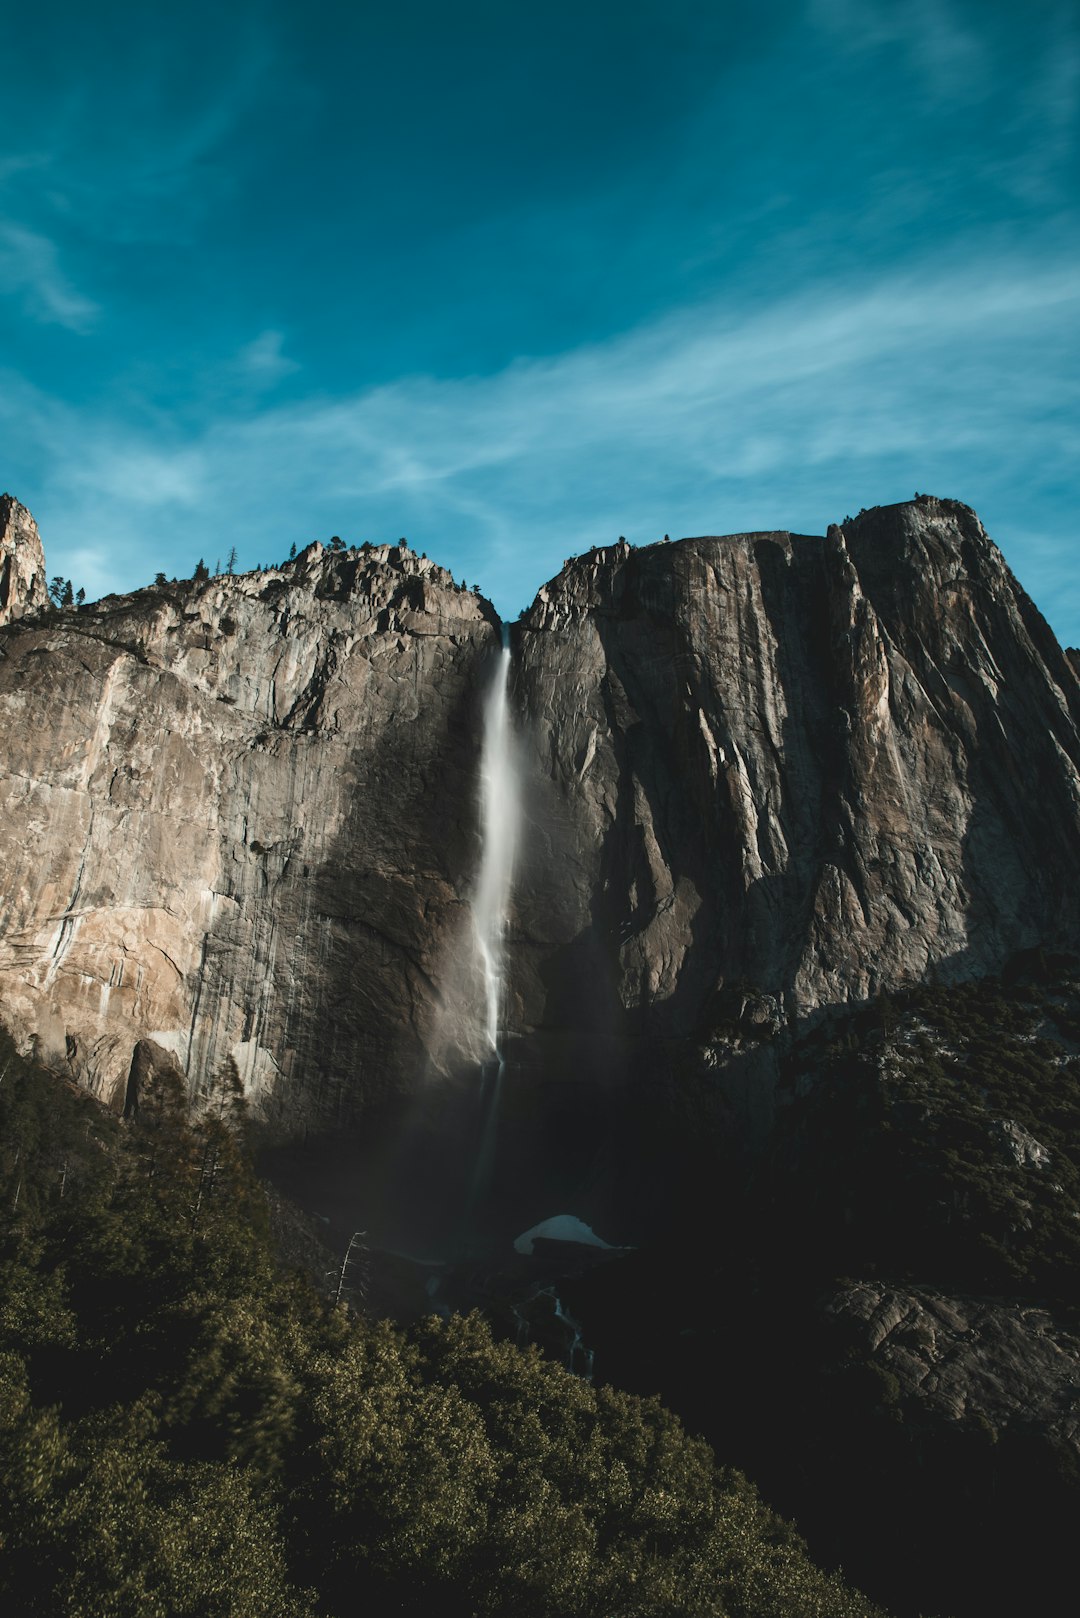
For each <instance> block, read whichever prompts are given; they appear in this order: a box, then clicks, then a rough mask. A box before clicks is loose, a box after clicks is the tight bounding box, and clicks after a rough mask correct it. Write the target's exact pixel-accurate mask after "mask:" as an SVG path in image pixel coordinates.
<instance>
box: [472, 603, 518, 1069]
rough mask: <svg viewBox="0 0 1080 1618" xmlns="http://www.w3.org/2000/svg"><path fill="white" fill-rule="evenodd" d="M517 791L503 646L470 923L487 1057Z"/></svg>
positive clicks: (498, 1021)
mask: <svg viewBox="0 0 1080 1618" xmlns="http://www.w3.org/2000/svg"><path fill="white" fill-rule="evenodd" d="M519 816H520V791H519V785H518V774H517V761H516V759H515V757H514V736H513V731H512V728H511V724H510V647H509V646H508V645H507V644H506V631H505V629H504V630H503V648H502V651H501V652H500V654H499V661H498V663H497V665H496V668H495V677H494V679H493V680H492V682H491V689H490V690H489V692H488V696H487V701H486V702H485V704H484V743H483V751H482V754H481V759H480V828H481V837H482V853H481V860H480V875H479V878H478V880H477V884H476V894H475V897H474V899H473V907H472V908H473V925H474V927H475V929H476V945H477V951H478V953H479V957H480V966H481V970H482V975H483V983H484V1023H483V1030H484V1040H485V1045H486V1053H487V1058H488V1060H491V1059H499V1060H501V1057H502V1044H501V1041H502V1016H503V997H504V992H505V986H506V912H507V906H508V905H509V902H510V880H511V877H512V876H513V871H514V850H515V847H516V844H517V836H518V820H519Z"/></svg>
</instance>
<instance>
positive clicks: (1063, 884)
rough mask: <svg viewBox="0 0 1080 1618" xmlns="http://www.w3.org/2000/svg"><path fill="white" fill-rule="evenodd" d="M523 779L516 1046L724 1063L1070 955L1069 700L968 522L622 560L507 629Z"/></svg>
mask: <svg viewBox="0 0 1080 1618" xmlns="http://www.w3.org/2000/svg"><path fill="white" fill-rule="evenodd" d="M517 657H518V673H517V687H516V689H517V696H518V701H519V703H520V705H521V708H522V710H523V713H524V715H525V722H524V725H523V731H524V735H525V738H526V746H527V747H528V748H529V750H530V753H531V760H532V764H531V768H532V772H533V775H534V777H535V783H536V784H535V787H534V789H533V795H532V801H533V816H534V821H535V824H536V834H535V836H534V840H533V844H532V849H531V854H530V857H529V859H528V863H527V868H526V870H525V872H524V873H523V877H522V880H521V882H520V884H519V891H518V898H517V913H516V921H517V928H518V933H519V936H518V939H517V948H516V953H515V959H516V962H517V975H516V980H515V981H516V988H517V993H518V997H519V1015H520V1017H521V1020H522V1024H523V1025H524V1026H525V1027H534V1028H543V1027H546V1026H551V1025H554V1024H558V1023H562V1024H565V1023H566V1022H567V1021H571V1022H576V1023H578V1024H584V1023H585V1022H587V1021H589V1020H590V1019H591V1020H595V1019H597V1018H606V1019H607V1020H608V1022H609V1023H610V1025H611V1026H613V1027H623V1028H632V1029H633V1030H635V1031H639V1032H640V1031H645V1030H648V1031H650V1032H653V1033H658V1034H662V1035H665V1036H675V1037H678V1038H686V1037H692V1038H694V1039H697V1040H700V1041H704V1042H705V1044H706V1045H707V1046H714V1047H715V1049H716V1051H717V1052H718V1053H719V1055H720V1056H722V1057H723V1059H724V1060H726V1059H727V1056H728V1055H729V1054H730V1051H731V1042H730V1038H729V1036H730V1032H731V1030H730V1028H729V1027H728V1024H729V1022H730V1015H731V1005H732V1003H733V1000H734V1001H739V1000H740V997H741V998H742V999H745V992H744V991H745V990H746V989H748V988H749V989H750V990H752V997H753V999H754V1001H755V1003H756V1006H757V1015H758V1018H759V1020H760V1021H761V1022H762V1024H763V1025H769V1024H772V1023H775V1021H776V1018H777V1015H778V1013H779V1014H780V1015H782V1016H786V1017H787V1018H798V1017H802V1016H804V1015H806V1014H808V1013H814V1012H816V1011H817V1010H819V1009H820V1008H822V1007H825V1006H829V1005H834V1004H837V1003H841V1002H852V1001H855V1002H857V1001H861V1000H865V999H868V998H870V997H872V996H874V995H875V994H876V993H878V992H879V991H880V990H882V989H885V988H890V989H892V988H895V987H897V986H898V985H902V984H905V983H912V982H917V981H919V980H921V979H923V978H924V977H927V976H933V975H937V976H940V977H944V978H949V977H965V976H972V975H976V974H979V973H982V972H987V971H992V970H994V969H996V968H997V967H999V966H1000V965H1001V963H1002V961H1003V960H1004V959H1005V958H1006V957H1007V956H1008V955H1009V954H1011V953H1012V952H1013V951H1014V950H1016V949H1018V948H1021V947H1024V946H1026V945H1028V944H1034V943H1035V942H1037V941H1040V940H1046V941H1050V940H1053V941H1069V942H1075V941H1076V939H1077V937H1078V936H1080V902H1078V898H1077V895H1078V893H1080V885H1078V879H1080V733H1078V721H1080V684H1078V681H1077V677H1076V672H1075V669H1074V667H1073V666H1072V664H1071V663H1070V662H1069V660H1068V659H1067V658H1066V656H1065V654H1064V653H1063V652H1062V650H1061V649H1060V647H1059V646H1058V645H1057V643H1056V641H1055V640H1054V637H1053V635H1052V634H1051V632H1050V630H1049V629H1048V627H1047V625H1046V623H1045V622H1044V620H1043V619H1042V618H1041V617H1040V615H1039V614H1038V612H1037V611H1036V609H1035V608H1034V607H1033V606H1032V604H1031V602H1030V601H1029V600H1028V598H1027V597H1026V596H1025V594H1024V592H1023V591H1022V590H1021V589H1020V587H1019V585H1018V584H1017V583H1016V581H1015V579H1014V578H1013V577H1012V575H1011V573H1010V572H1009V570H1008V568H1007V567H1006V565H1005V562H1004V560H1003V559H1002V556H1001V554H1000V552H999V551H998V550H997V548H996V547H995V546H994V544H993V543H992V542H991V541H990V540H989V539H988V537H987V535H986V533H985V532H984V530H983V528H982V526H981V524H980V523H979V520H978V518H977V517H976V516H975V514H974V512H972V511H971V510H970V509H969V508H968V507H966V506H963V505H960V504H959V503H957V502H954V501H943V500H935V499H931V498H929V497H926V496H923V497H920V498H919V499H917V500H916V501H915V502H913V503H909V504H906V505H901V506H893V507H887V508H882V509H878V510H874V511H870V512H866V513H864V514H863V515H861V516H860V517H859V518H858V519H857V520H855V521H853V522H848V523H845V525H844V527H843V528H839V527H833V528H830V530H829V532H828V534H827V536H826V537H825V538H814V537H810V536H806V535H797V534H789V533H761V534H739V535H733V536H729V537H727V538H722V539H688V540H684V541H682V542H681V543H679V544H675V545H666V544H661V545H653V546H650V547H648V548H647V549H644V550H638V551H634V550H631V548H630V547H629V546H627V545H626V544H625V543H621V544H619V545H617V546H614V547H611V548H609V549H607V550H600V551H594V552H592V553H591V554H590V555H588V556H584V557H579V558H576V559H575V560H573V561H571V562H568V563H567V565H566V566H565V568H564V569H563V571H562V573H561V574H560V575H559V576H558V578H556V579H555V580H554V581H553V582H552V583H551V584H549V585H547V586H545V587H544V589H542V590H541V591H540V593H539V595H538V596H537V598H536V601H535V602H534V604H533V606H532V608H531V610H530V611H529V612H528V613H527V614H526V615H525V617H524V619H523V621H522V624H521V626H520V628H519V630H518V631H517Z"/></svg>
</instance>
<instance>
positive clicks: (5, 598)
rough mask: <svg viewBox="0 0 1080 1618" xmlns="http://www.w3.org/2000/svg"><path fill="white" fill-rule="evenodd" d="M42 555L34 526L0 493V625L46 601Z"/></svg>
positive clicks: (22, 510) (16, 504)
mask: <svg viewBox="0 0 1080 1618" xmlns="http://www.w3.org/2000/svg"><path fill="white" fill-rule="evenodd" d="M48 599H49V596H48V589H47V586H46V583H45V553H44V551H43V550H42V548H41V536H40V534H39V533H38V531H37V524H36V523H35V521H34V519H33V517H31V515H30V513H29V512H28V511H27V509H26V507H25V506H21V505H20V504H19V502H18V501H17V500H14V499H12V497H11V495H10V494H0V625H2V624H10V623H12V622H13V620H14V619H16V618H21V617H22V616H23V614H24V613H28V612H37V610H38V609H39V608H40V607H43V606H44V605H45V603H46V602H47V601H48Z"/></svg>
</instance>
